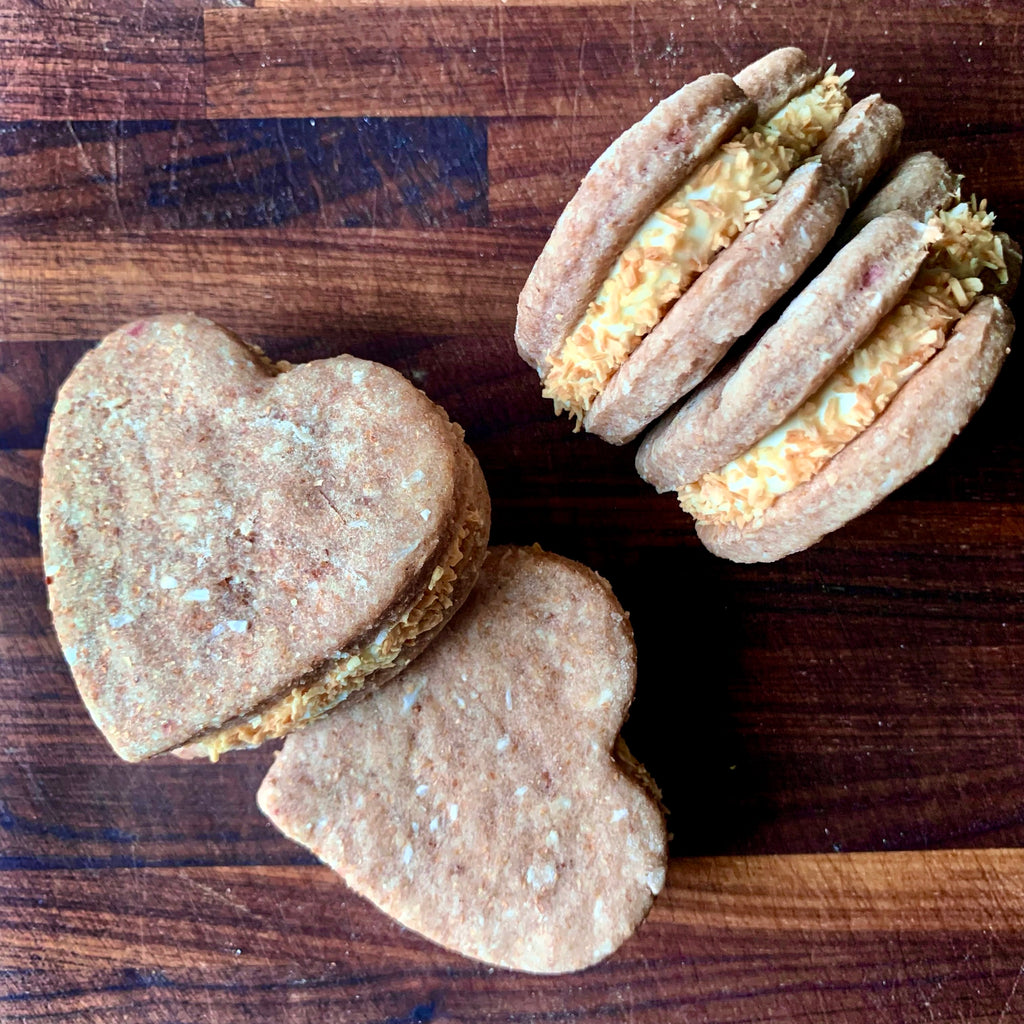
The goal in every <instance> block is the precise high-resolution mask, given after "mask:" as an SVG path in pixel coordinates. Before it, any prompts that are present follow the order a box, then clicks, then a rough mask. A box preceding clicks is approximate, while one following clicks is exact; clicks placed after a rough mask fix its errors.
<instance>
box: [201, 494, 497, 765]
mask: <svg viewBox="0 0 1024 1024" xmlns="http://www.w3.org/2000/svg"><path fill="white" fill-rule="evenodd" d="M479 523H480V517H479V515H478V514H477V512H476V510H474V509H471V510H470V512H469V514H468V515H467V517H466V520H465V521H464V522H463V524H462V525H461V526H460V527H459V529H458V531H457V532H456V536H455V539H454V540H453V541H452V543H451V545H450V546H449V548H448V551H447V552H446V553H445V556H444V558H443V559H442V560H441V562H440V563H439V564H438V565H437V566H436V567H435V568H434V571H433V573H432V574H431V577H430V582H429V583H428V584H427V589H426V590H425V591H424V592H423V593H422V594H421V595H420V596H419V598H418V599H417V600H416V601H415V602H414V603H413V604H412V605H411V606H410V607H409V608H408V610H407V611H406V612H405V613H404V614H403V615H402V616H401V618H399V619H398V620H397V621H395V622H394V623H392V624H391V625H390V626H386V627H384V629H383V630H382V631H381V632H379V633H378V634H377V636H375V637H374V639H373V641H372V642H370V643H369V644H366V645H365V646H363V647H361V648H360V649H359V650H356V651H354V652H351V653H339V655H338V656H337V657H336V658H332V659H331V660H329V661H328V662H327V663H325V664H324V665H321V666H320V667H319V668H317V669H314V670H313V671H312V672H310V673H308V674H307V675H306V676H304V677H303V679H302V681H301V682H299V684H298V685H296V686H294V687H293V688H292V689H291V691H290V692H289V693H287V694H285V695H284V696H283V697H281V698H280V699H278V700H277V701H275V702H274V703H272V704H270V705H269V706H268V707H265V708H264V709H263V710H262V711H261V712H259V713H257V714H253V715H248V716H246V718H245V719H244V720H243V721H241V722H235V724H233V725H229V726H226V727H225V728H223V729H220V730H218V731H217V732H213V733H210V734H209V735H208V736H204V737H202V738H201V739H199V740H196V741H195V743H192V744H190V745H189V746H190V748H191V749H194V750H196V751H197V752H199V753H201V754H202V755H204V756H206V757H208V758H209V759H210V760H211V761H216V760H217V759H218V758H219V757H220V755H221V754H222V753H224V752H225V751H226V750H235V749H238V748H240V747H257V746H259V745H260V744H261V743H264V742H266V741H267V740H272V739H277V738H278V737H281V736H284V735H286V734H287V733H289V732H291V731H292V730H293V729H295V728H296V727H297V726H299V725H303V724H305V723H307V722H311V721H313V720H314V719H316V718H319V717H320V716H321V715H324V714H326V713H327V712H328V711H330V710H331V708H333V707H334V706H335V705H336V704H340V703H341V702H342V701H343V700H345V699H346V698H347V697H350V696H351V695H352V694H353V693H356V692H358V691H359V690H361V689H362V688H363V686H364V685H365V684H366V679H367V677H368V676H369V675H370V674H371V673H373V672H377V671H379V670H380V669H384V668H388V667H389V666H392V665H394V664H395V663H396V662H398V661H399V659H400V658H401V657H402V655H403V654H404V653H406V649H407V647H408V646H409V644H411V643H412V642H413V641H415V640H416V638H417V637H419V636H420V635H421V634H423V633H426V632H428V631H429V630H431V629H433V628H434V627H435V626H437V625H439V624H440V623H441V621H442V620H443V618H444V616H445V613H446V612H447V610H448V609H449V608H451V606H452V593H453V592H454V590H455V581H456V579H457V578H458V574H457V573H456V571H455V566H456V565H458V564H459V562H461V561H462V558H463V556H464V554H465V551H464V550H463V545H464V542H465V539H466V537H467V536H469V534H470V531H471V530H472V529H475V528H476V526H478V525H479Z"/></svg>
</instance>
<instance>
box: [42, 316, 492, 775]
mask: <svg viewBox="0 0 1024 1024" xmlns="http://www.w3.org/2000/svg"><path fill="white" fill-rule="evenodd" d="M40 523H41V532H42V543H43V559H44V565H45V569H46V575H47V582H48V584H49V596H50V606H51V609H52V612H53V619H54V623H55V626H56V629H57V633H58V635H59V637H60V641H61V644H62V645H63V647H64V651H65V655H66V657H67V660H68V663H69V665H70V666H71V669H72V673H73V675H74V677H75V681H76V683H77V685H78V688H79V691H80V693H81V695H82V697H83V699H84V701H85V703H86V705H87V706H88V709H89V711H90V713H91V714H92V716H93V719H94V720H95V722H96V724H97V725H98V726H99V728H100V729H101V730H102V731H103V733H104V734H105V736H106V737H107V739H108V740H109V741H110V743H111V745H112V746H113V747H114V749H115V751H116V752H117V753H118V754H119V755H120V756H121V757H123V758H125V759H127V760H131V761H136V760H140V759H142V758H146V757H149V756H152V755H154V754H158V753H161V752H163V751H168V750H172V749H175V748H178V747H180V746H182V745H183V744H186V743H189V742H194V741H196V740H197V739H199V740H200V745H201V747H203V748H204V749H205V750H206V751H207V752H208V753H211V754H212V755H214V756H215V755H216V754H217V753H218V752H219V751H220V750H222V749H226V748H230V747H233V746H244V745H252V744H255V743H258V742H260V741H262V740H263V739H266V738H269V737H273V736H276V735H281V734H283V733H284V732H287V731H289V730H290V729H291V728H292V727H294V726H295V725H296V724H299V723H301V722H304V721H306V720H309V719H311V718H314V717H317V716H318V715H319V714H322V713H323V712H324V711H325V710H327V709H328V708H329V707H331V706H333V705H334V704H336V703H337V702H338V701H339V700H341V699H343V698H344V697H346V696H347V695H349V694H350V693H352V692H355V691H357V690H360V689H363V688H364V687H369V686H370V685H376V684H377V683H379V682H381V681H383V679H384V678H387V677H388V676H389V675H394V674H395V673H396V672H398V671H399V670H400V669H401V668H402V667H403V666H404V665H405V664H407V663H408V661H409V660H410V659H411V658H412V657H413V655H414V654H416V653H418V651H419V650H420V649H422V647H423V646H424V645H425V643H426V642H427V641H429V639H431V638H432V637H433V635H434V634H435V633H436V632H437V631H438V630H439V629H440V628H441V626H442V625H443V623H444V622H445V621H447V619H448V618H449V617H450V615H451V614H452V612H453V611H454V609H455V608H456V607H457V606H458V605H459V604H460V603H461V601H462V600H463V599H464V597H465V595H466V593H468V591H469V589H470V588H471V587H472V584H473V582H474V580H475V577H476V573H477V571H478V570H479V566H480V563H481V561H482V559H483V557H484V554H485V553H486V538H487V531H488V526H489V503H488V499H487V491H486V486H485V484H484V482H483V478H482V476H481V474H480V469H479V466H478V464H477V462H476V459H475V458H474V457H473V455H472V453H471V452H470V451H469V449H468V448H467V447H466V445H465V444H464V442H463V439H462V431H461V429H460V428H459V427H457V426H455V425H454V424H452V423H451V422H450V421H449V420H448V417H447V416H446V415H445V413H444V411H443V410H442V409H440V408H439V407H438V406H436V405H434V404H433V403H432V402H431V401H430V400H429V399H428V398H427V397H426V396H425V395H423V394H422V393H421V392H420V391H418V390H417V389H416V388H415V387H413V386H412V385H411V384H410V383H409V382H408V381H406V380H405V379H404V378H403V377H402V376H401V375H400V374H399V373H397V372H396V371H395V370H392V369H389V368H387V367H384V366H381V365H379V364H377V363H372V362H367V361H365V360H361V359H356V358H353V357H351V356H339V357H337V358H334V359H327V360H321V361H318V362H313V363H308V364H305V365H302V366H296V367H289V366H287V364H276V365H275V364H271V363H270V362H269V361H268V360H266V359H265V358H263V357H262V355H261V354H260V353H259V352H258V351H257V350H254V349H252V348H250V347H249V346H247V345H245V344H244V343H242V342H241V341H240V340H239V339H238V338H236V337H234V336H233V335H231V334H230V333H228V332H227V331H225V330H223V329H222V328H220V327H218V326H217V325H215V324H213V323H211V322H210V321H208V320H203V319H200V318H198V317H195V316H190V315H185V316H164V317H159V318H156V319H153V320H141V321H138V322H136V323H133V324H129V325H128V326H126V327H123V328H121V329H120V330H118V331H115V332H114V333H113V334H111V335H110V336H109V337H107V338H105V339H104V340H103V342H101V343H100V345H99V346H98V347H97V348H95V349H93V350H92V351H91V352H89V353H87V354H86V355H85V357H84V358H83V359H82V360H81V362H80V363H79V364H78V366H76V368H75V369H74V371H73V372H72V373H71V375H70V377H69V378H68V380H67V381H66V382H65V384H64V386H63V387H62V388H61V391H60V394H59V396H58V399H57V403H56V406H55V408H54V412H53V417H52V419H51V421H50V428H49V434H48V437H47V442H46V450H45V452H44V456H43V482H42V497H41V508H40Z"/></svg>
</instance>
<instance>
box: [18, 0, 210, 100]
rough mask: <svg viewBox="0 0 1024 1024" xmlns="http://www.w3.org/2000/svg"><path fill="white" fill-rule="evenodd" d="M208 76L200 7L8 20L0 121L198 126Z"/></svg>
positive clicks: (56, 13)
mask: <svg viewBox="0 0 1024 1024" xmlns="http://www.w3.org/2000/svg"><path fill="white" fill-rule="evenodd" d="M203 67H204V63H203V35H202V12H201V10H200V8H199V6H198V5H197V4H194V3H187V2H182V0H176V2H172V3H167V4H153V5H145V6H143V7H142V8H141V9H138V10H135V11H132V12H131V13H130V14H129V13H127V12H126V11H125V10H122V9H119V8H118V7H116V6H114V7H110V6H109V5H107V6H106V7H105V6H104V5H102V4H98V3H97V4H88V3H74V4H71V5H67V6H65V5H61V6H59V7H58V6H56V5H54V6H44V7H40V5H38V4H36V3H32V2H30V0H17V2H16V3H14V4H10V3H8V4H5V5H4V9H3V10H2V11H0V118H4V119H11V120H13V119H15V118H22V119H27V118H69V117H79V118H104V117H106V118H119V117H133V116H139V115H140V114H142V113H145V115H147V116H149V117H171V118H174V117H198V116H201V115H202V114H203V112H204V87H203Z"/></svg>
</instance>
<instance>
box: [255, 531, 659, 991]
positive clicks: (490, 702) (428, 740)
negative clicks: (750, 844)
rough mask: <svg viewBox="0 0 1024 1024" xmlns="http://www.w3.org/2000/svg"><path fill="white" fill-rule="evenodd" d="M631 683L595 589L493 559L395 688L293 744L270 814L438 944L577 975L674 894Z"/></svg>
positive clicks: (515, 561)
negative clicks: (637, 755)
mask: <svg viewBox="0 0 1024 1024" xmlns="http://www.w3.org/2000/svg"><path fill="white" fill-rule="evenodd" d="M635 669H636V654H635V648H634V646H633V639H632V631H631V630H630V627H629V623H628V621H627V619H626V616H625V614H624V613H623V611H622V608H621V606H620V605H619V603H618V601H617V600H616V599H615V597H614V595H613V594H612V592H611V589H610V588H609V586H608V584H607V583H606V582H605V581H604V580H603V579H601V577H599V576H598V575H597V574H596V573H594V572H592V571H591V570H589V569H587V568H585V567H584V566H582V565H579V564H578V563H576V562H571V561H569V560H567V559H564V558H560V557H558V556H557V555H551V554H547V553H545V552H543V551H541V550H540V549H539V548H529V549H527V548H495V549H493V550H492V551H491V553H490V554H489V555H488V558H487V561H486V562H485V563H484V568H483V570H482V572H481V574H480V578H479V580H478V583H477V586H476V588H475V590H474V591H473V593H472V594H471V595H470V597H469V599H468V600H467V602H466V604H465V606H464V607H463V608H462V610H461V611H460V612H459V614H458V615H457V616H455V618H453V619H452V621H451V623H450V624H449V625H448V627H447V629H446V630H445V632H444V635H443V636H441V637H440V638H439V639H438V640H437V642H436V643H434V644H433V645H432V646H431V647H430V649H429V650H428V651H427V652H426V653H425V654H424V655H423V656H422V657H420V658H419V659H418V660H417V661H416V663H415V664H413V665H411V666H410V667H409V668H408V669H407V670H406V671H405V672H403V673H402V675H401V676H400V677H399V679H398V680H396V682H395V683H394V684H393V685H392V686H390V687H388V688H387V689H386V690H383V691H381V692H380V693H377V694H375V695H374V696H373V698H372V699H371V700H367V701H364V702H362V703H360V704H359V705H356V706H352V707H347V708H343V709H340V710H339V712H337V713H336V714H334V715H331V716H329V717H328V718H326V719H324V720H323V721H322V722H318V723H316V724H315V725H313V726H311V727H310V728H309V729H304V730H302V731H301V732H298V733H295V734H294V735H292V736H291V737H289V738H288V740H287V741H286V742H285V745H284V747H283V748H282V750H281V752H280V753H279V754H278V756H277V760H276V761H275V763H274V765H273V767H272V768H271V769H270V772H269V773H268V775H267V777H266V779H265V780H264V781H263V785H262V786H261V788H260V791H259V797H258V799H259V803H260V807H261V808H262V809H263V811H264V813H266V814H267V815H268V817H269V818H270V819H271V820H272V821H273V822H274V823H275V824H276V825H277V826H278V827H279V828H280V829H281V830H282V831H283V832H284V833H285V834H286V835H288V836H290V837H291V838H293V839H295V840H296V841H297V842H300V843H302V844H303V845H304V846H307V847H309V848H310V849H311V850H312V851H313V852H314V853H315V854H316V855H317V856H318V857H320V858H321V859H322V860H324V861H325V862H326V863H327V864H329V865H330V866H331V867H333V868H334V869H335V870H337V871H338V872H339V873H340V874H341V875H342V876H343V877H344V879H345V880H346V881H347V882H348V884H349V885H350V886H351V887H352V888H353V889H355V890H356V891H357V892H359V893H361V894H362V895H364V896H366V897H368V898H369V899H371V900H372V901H373V902H374V903H376V904H377V906H379V907H380V908H382V909H383V910H384V911H385V912H386V913H388V914H390V915H391V916H392V917H395V918H396V919H397V920H399V921H400V922H401V923H402V924H404V925H407V926H408V927H410V928H413V929H415V930H416V931H417V932H420V933H421V934H423V935H425V936H427V937H428V938H430V939H432V940H434V941H435V942H438V943H440V944H441V945H444V946H447V947H448V948H450V949H453V950H456V951H458V952H460V953H463V954H465V955H467V956H471V957H475V958H477V959H479V960H483V961H486V962H488V963H493V964H499V965H502V966H505V967H511V968H515V969H519V970H524V971H533V972H537V973H555V972H561V971H571V970H576V969H579V968H582V967H586V966H588V965H589V964H592V963H595V962H597V961H598V960H601V959H603V958H604V957H606V956H608V955H609V954H610V953H611V952H612V951H613V950H615V949H616V948H617V947H618V946H619V945H620V944H621V943H622V942H624V941H625V940H626V939H627V938H628V937H629V936H630V935H631V934H632V932H633V931H634V929H635V928H636V927H637V926H638V925H639V924H640V922H641V921H642V920H643V918H644V916H645V915H646V914H647V911H648V910H649V908H650V906H651V903H652V901H653V899H654V896H655V895H656V894H657V893H658V892H659V891H660V890H661V887H662V885H663V883H664V878H665V865H666V833H665V823H664V818H663V816H662V812H661V810H660V807H659V803H658V797H657V789H656V788H655V786H654V784H653V782H651V780H650V778H649V777H648V776H647V775H646V773H645V772H644V771H643V769H642V768H641V767H640V766H639V765H638V764H637V763H636V761H634V760H633V759H632V758H631V757H630V756H629V753H628V751H627V750H626V749H625V747H624V746H623V745H622V742H621V740H620V739H619V737H618V733H619V729H620V727H621V725H622V722H623V719H624V717H625V714H626V710H627V707H628V705H629V702H630V700H631V698H632V695H633V686H634V680H635Z"/></svg>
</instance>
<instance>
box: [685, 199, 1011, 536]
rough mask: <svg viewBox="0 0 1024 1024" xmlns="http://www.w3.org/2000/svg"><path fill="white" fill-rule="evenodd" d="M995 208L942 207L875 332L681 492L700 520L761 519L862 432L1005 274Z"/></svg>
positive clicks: (744, 521)
mask: <svg viewBox="0 0 1024 1024" xmlns="http://www.w3.org/2000/svg"><path fill="white" fill-rule="evenodd" d="M994 219H995V218H994V216H993V215H992V214H991V213H988V212H987V211H986V209H985V204H984V202H982V203H981V205H980V206H979V205H978V204H976V203H975V202H974V201H973V200H972V202H971V203H970V204H968V203H960V204H958V205H957V206H956V207H954V208H953V209H952V210H949V211H944V212H942V213H940V214H939V215H938V216H937V217H936V218H935V219H934V221H933V225H934V226H935V227H936V228H937V229H939V230H940V231H941V237H939V238H938V240H937V241H936V243H935V247H934V248H933V249H932V251H931V253H930V254H929V256H928V259H927V260H926V262H925V263H924V265H923V266H922V268H921V270H920V271H919V272H918V275H917V277H916V278H915V280H914V283H913V285H912V287H911V289H910V291H909V292H908V293H907V294H906V295H905V296H904V298H903V299H902V301H901V302H900V303H899V304H898V305H897V306H896V307H895V308H894V309H893V310H892V311H891V312H890V313H889V314H888V315H887V316H886V317H884V318H883V320H882V321H881V323H880V324H879V325H878V327H877V328H876V329H875V332H874V333H873V334H872V335H871V337H870V338H869V339H868V340H867V341H866V342H865V343H864V345H862V346H861V347H860V348H859V349H858V350H857V351H856V352H854V353H853V355H852V356H850V358H849V359H848V360H847V361H846V362H845V363H844V364H843V365H842V366H841V367H840V368H839V369H838V370H837V371H836V373H835V374H834V375H833V376H832V377H831V378H830V379H829V380H827V381H826V382H825V384H824V385H822V387H821V388H820V389H819V390H818V392H817V393H816V394H815V395H813V396H812V397H811V398H810V399H808V401H807V402H806V403H805V404H804V405H803V406H802V407H801V408H800V409H799V410H798V411H797V412H796V413H794V414H793V415H792V416H791V417H790V418H789V419H788V420H787V421H786V422H785V423H783V424H782V425H781V426H779V427H777V428H776V429H775V430H774V431H772V433H770V434H769V435H768V436H767V437H765V438H763V439H762V440H761V441H759V442H758V443H757V444H756V445H755V446H754V447H753V448H751V449H750V450H749V451H747V452H745V453H744V454H743V455H740V456H738V457H737V458H736V459H734V460H733V461H732V462H730V463H729V464H728V465H726V466H725V467H724V468H723V469H721V470H719V471H718V472H716V473H706V474H704V476H702V477H701V478H700V479H699V480H696V481H694V482H693V483H689V484H687V485H686V486H684V487H683V488H682V489H681V490H680V491H679V504H680V505H681V506H682V508H683V510H684V511H686V512H689V513H690V514H691V515H692V516H693V517H694V518H695V519H697V520H698V521H699V522H701V523H718V524H725V525H734V526H747V525H748V524H750V523H755V524H756V523H758V522H760V520H761V518H762V517H763V516H764V513H765V512H766V511H767V509H769V508H770V507H771V506H772V505H773V504H774V502H775V501H776V500H777V499H778V498H779V496H780V495H783V494H786V493H787V492H789V491H791V490H793V488H795V487H797V486H799V485H800V484H802V483H805V482H806V481H807V480H810V479H811V477H812V476H814V474H815V473H817V472H818V471H819V470H820V469H821V468H822V467H823V466H824V465H825V464H826V463H827V462H828V461H829V460H830V459H831V458H833V456H835V455H837V454H838V453H839V452H840V451H842V449H843V448H844V447H845V446H846V445H847V444H849V442H850V441H852V440H853V439H854V438H855V437H857V435H858V434H860V433H861V432H862V431H864V430H866V429H867V428H868V427H869V426H870V425H871V424H872V423H873V422H874V421H875V420H876V419H877V418H878V417H879V416H880V415H881V414H882V412H883V411H884V410H885V408H886V406H888V404H889V402H890V401H892V398H893V396H894V395H895V394H896V393H897V391H899V389H900V388H901V387H902V386H903V384H905V383H906V381H907V380H908V379H909V378H910V377H911V376H912V375H913V374H914V373H915V372H916V371H917V370H918V369H920V368H921V367H922V366H924V364H925V363H926V362H928V360H929V359H931V357H932V356H933V355H935V353H936V352H938V351H939V350H940V349H941V348H942V347H943V346H944V345H945V344H946V337H947V335H948V333H949V331H950V329H951V328H952V327H953V326H954V325H955V324H956V323H957V322H958V321H959V320H960V318H961V317H962V316H963V315H964V313H966V312H967V310H968V309H970V307H971V305H972V304H973V302H974V300H975V299H976V298H977V296H978V295H979V294H981V292H982V291H983V288H984V286H983V284H982V281H981V279H980V277H979V275H980V274H981V272H982V271H983V270H986V269H987V270H990V271H993V272H994V273H995V274H996V275H997V277H998V279H999V280H1000V281H1002V282H1005V281H1006V277H1007V271H1006V261H1005V259H1004V257H1003V250H1002V243H1001V241H1000V239H999V237H998V236H997V235H995V234H993V232H992V223H993V221H994Z"/></svg>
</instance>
